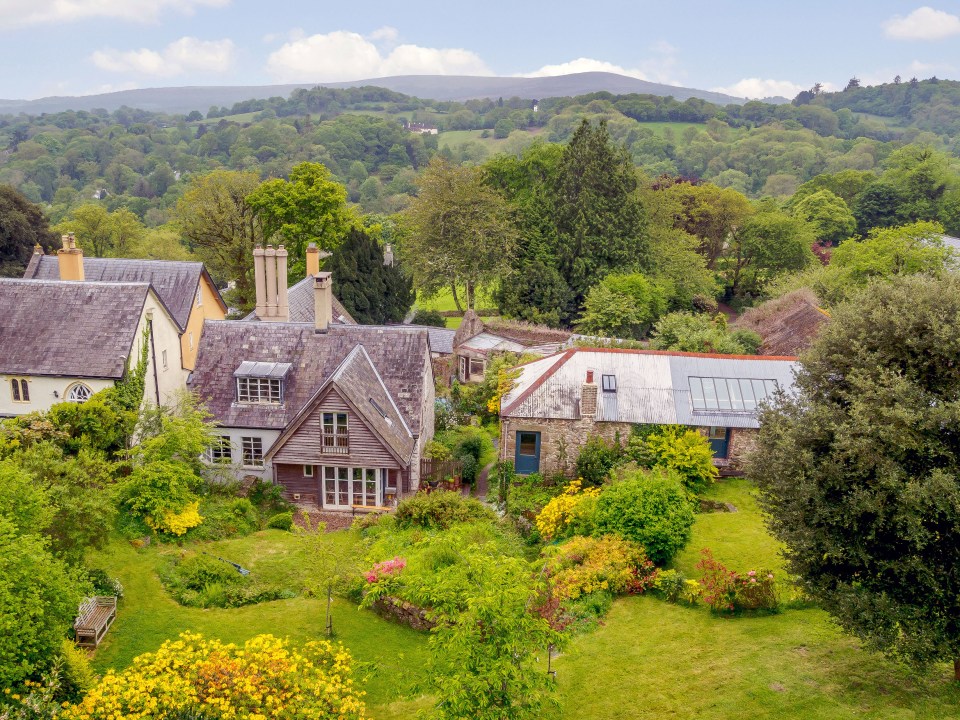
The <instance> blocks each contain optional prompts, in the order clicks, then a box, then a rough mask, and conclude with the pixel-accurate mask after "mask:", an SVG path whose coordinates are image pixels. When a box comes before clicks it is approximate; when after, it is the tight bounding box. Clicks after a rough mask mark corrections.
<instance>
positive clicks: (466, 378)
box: [453, 310, 575, 382]
mask: <svg viewBox="0 0 960 720" xmlns="http://www.w3.org/2000/svg"><path fill="white" fill-rule="evenodd" d="M574 337H575V336H574V335H573V334H572V333H570V332H568V331H566V330H556V329H554V328H549V327H545V326H541V325H531V324H528V323H520V322H507V321H499V322H488V323H485V322H484V321H483V320H481V319H480V318H479V316H478V315H477V314H476V312H474V311H473V310H467V312H466V313H465V314H464V316H463V322H461V323H460V327H459V328H457V332H456V334H455V335H454V337H453V354H454V357H455V362H456V368H455V370H456V375H457V379H458V380H459V381H460V382H480V381H482V380H483V375H484V373H485V372H486V369H487V362H489V360H490V359H491V358H493V357H494V356H495V355H497V354H502V353H507V352H510V353H516V354H518V355H519V354H523V353H533V354H536V355H550V354H552V353H555V352H557V351H558V350H560V349H562V348H565V347H568V346H569V344H570V343H571V341H572V340H573V339H574Z"/></svg>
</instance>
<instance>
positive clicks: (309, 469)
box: [303, 465, 313, 477]
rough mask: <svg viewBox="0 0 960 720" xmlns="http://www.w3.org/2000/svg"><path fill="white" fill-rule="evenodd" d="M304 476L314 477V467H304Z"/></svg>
mask: <svg viewBox="0 0 960 720" xmlns="http://www.w3.org/2000/svg"><path fill="white" fill-rule="evenodd" d="M303 476H304V477H313V465H304V466H303Z"/></svg>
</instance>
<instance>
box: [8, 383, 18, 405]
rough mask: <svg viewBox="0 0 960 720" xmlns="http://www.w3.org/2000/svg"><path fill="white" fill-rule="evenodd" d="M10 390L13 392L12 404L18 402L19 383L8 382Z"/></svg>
mask: <svg viewBox="0 0 960 720" xmlns="http://www.w3.org/2000/svg"><path fill="white" fill-rule="evenodd" d="M10 388H11V389H12V390H13V400H14V402H20V383H19V382H17V381H16V380H11V381H10Z"/></svg>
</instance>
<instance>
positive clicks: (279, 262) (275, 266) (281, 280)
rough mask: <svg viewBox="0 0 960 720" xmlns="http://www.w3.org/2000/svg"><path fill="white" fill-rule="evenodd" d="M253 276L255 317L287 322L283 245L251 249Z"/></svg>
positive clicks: (285, 268)
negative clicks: (255, 299) (255, 297)
mask: <svg viewBox="0 0 960 720" xmlns="http://www.w3.org/2000/svg"><path fill="white" fill-rule="evenodd" d="M253 276H254V282H255V283H256V289H257V317H258V318H259V319H260V320H263V321H264V322H287V321H288V320H289V319H290V307H289V302H288V300H287V251H286V248H284V247H283V245H279V246H278V247H277V248H276V249H274V247H273V246H272V245H267V247H266V248H263V247H261V246H259V245H257V247H255V248H254V250H253Z"/></svg>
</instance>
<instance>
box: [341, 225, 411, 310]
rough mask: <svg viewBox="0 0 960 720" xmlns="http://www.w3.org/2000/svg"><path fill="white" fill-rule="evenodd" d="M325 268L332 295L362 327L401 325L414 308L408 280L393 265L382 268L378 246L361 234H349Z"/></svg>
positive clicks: (358, 231) (372, 239)
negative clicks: (330, 276) (327, 271)
mask: <svg viewBox="0 0 960 720" xmlns="http://www.w3.org/2000/svg"><path fill="white" fill-rule="evenodd" d="M327 267H328V269H329V270H330V272H331V273H333V292H334V294H335V295H336V296H337V298H338V299H339V300H340V302H342V303H343V305H344V307H346V309H347V311H348V312H349V313H350V315H351V316H352V317H353V319H354V320H356V321H357V322H358V323H360V324H362V325H382V324H385V323H397V322H400V321H401V320H403V318H404V316H405V315H406V314H407V311H408V310H409V309H410V306H411V305H413V299H414V295H413V284H412V281H411V279H410V277H409V276H407V275H406V274H405V273H404V272H403V270H401V269H400V267H398V266H396V265H385V264H384V257H383V248H381V247H380V243H378V242H377V241H376V240H375V239H374V238H373V237H371V236H370V235H369V234H368V233H367V232H365V231H363V230H360V229H358V228H353V229H352V230H350V231H349V233H348V234H347V237H346V239H345V240H344V241H343V243H342V244H341V245H340V247H338V248H337V249H336V250H335V251H334V253H333V257H331V258H330V261H329V263H328V265H327Z"/></svg>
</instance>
